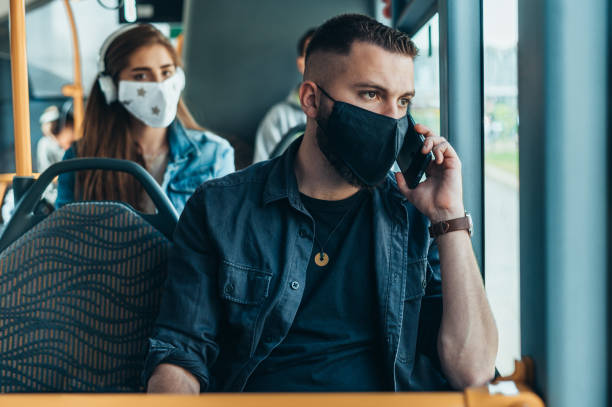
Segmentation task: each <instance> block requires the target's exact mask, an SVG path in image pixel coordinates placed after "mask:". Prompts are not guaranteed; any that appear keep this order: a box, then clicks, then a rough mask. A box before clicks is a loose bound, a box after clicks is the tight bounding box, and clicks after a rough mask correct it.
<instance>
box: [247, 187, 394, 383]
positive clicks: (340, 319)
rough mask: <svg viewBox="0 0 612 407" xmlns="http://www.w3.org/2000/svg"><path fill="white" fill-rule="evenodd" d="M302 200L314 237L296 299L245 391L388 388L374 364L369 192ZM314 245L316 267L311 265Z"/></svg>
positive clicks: (377, 357)
mask: <svg viewBox="0 0 612 407" xmlns="http://www.w3.org/2000/svg"><path fill="white" fill-rule="evenodd" d="M302 201H303V203H304V206H305V207H306V209H307V210H308V212H309V213H310V214H311V216H312V217H313V218H314V220H315V234H316V239H315V242H314V246H313V251H312V254H311V259H310V262H309V265H308V270H307V274H306V285H305V288H304V296H303V298H302V302H301V304H300V307H299V309H298V312H297V314H296V317H295V320H294V322H293V325H292V326H291V329H290V330H289V333H288V335H287V337H286V338H285V339H284V340H283V342H282V343H280V344H279V345H278V346H277V347H276V348H275V349H274V350H273V351H272V353H271V354H270V356H269V357H268V358H266V359H265V360H264V361H262V363H261V364H260V365H259V366H258V367H257V368H256V369H255V371H254V372H253V374H252V375H251V377H250V378H249V380H248V382H247V384H246V387H245V391H381V390H391V388H390V385H389V378H388V376H387V375H386V374H385V372H384V369H383V365H382V349H383V348H382V343H381V341H380V339H381V337H382V335H380V324H379V320H378V314H377V309H378V306H377V305H378V304H377V303H376V301H377V299H376V280H375V275H374V257H373V242H372V235H373V228H372V199H371V195H370V193H369V192H368V191H360V192H358V193H357V194H355V195H353V196H351V197H350V198H347V199H345V200H341V201H321V200H317V199H313V198H309V197H307V196H305V195H302ZM321 245H322V246H323V251H324V252H325V253H327V255H328V263H327V264H326V265H324V266H322V265H317V264H316V262H315V256H319V252H320V250H321ZM323 263H325V261H324V259H321V258H320V259H319V264H323Z"/></svg>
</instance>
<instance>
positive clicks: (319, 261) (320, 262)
mask: <svg viewBox="0 0 612 407" xmlns="http://www.w3.org/2000/svg"><path fill="white" fill-rule="evenodd" d="M314 261H315V264H316V265H317V266H319V267H325V266H327V263H329V256H328V255H327V253H325V252H324V251H320V252H319V253H317V254H315V258H314Z"/></svg>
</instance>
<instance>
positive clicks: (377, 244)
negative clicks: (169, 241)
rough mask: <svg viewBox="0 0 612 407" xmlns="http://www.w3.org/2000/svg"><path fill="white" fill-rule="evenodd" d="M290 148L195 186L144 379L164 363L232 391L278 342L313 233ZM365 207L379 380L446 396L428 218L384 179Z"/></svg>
mask: <svg viewBox="0 0 612 407" xmlns="http://www.w3.org/2000/svg"><path fill="white" fill-rule="evenodd" d="M300 142H301V140H298V141H296V142H295V143H294V144H293V145H292V146H291V147H290V148H289V150H288V151H287V152H286V153H285V154H284V155H283V156H281V157H278V158H276V159H274V160H271V161H264V162H262V163H259V164H256V165H253V166H251V167H249V168H247V169H246V170H243V171H239V172H236V173H233V174H230V175H228V176H226V177H223V178H219V179H215V180H211V181H208V182H206V183H205V184H203V185H202V186H201V187H199V188H198V189H197V191H196V192H195V194H194V195H193V197H191V199H190V200H189V201H188V202H187V205H186V207H185V210H184V211H183V213H182V215H181V218H180V221H179V225H178V226H177V229H176V231H175V234H174V247H173V250H172V251H171V254H170V260H169V269H168V272H169V274H168V279H167V281H166V287H165V292H164V295H163V300H162V305H161V310H160V313H159V317H158V319H157V323H156V326H155V329H154V332H153V335H152V338H151V339H150V346H149V354H148V356H147V359H146V362H145V369H144V372H143V379H144V380H145V383H146V381H147V380H148V378H149V377H150V375H151V374H152V372H153V370H154V369H155V367H156V366H157V365H158V364H160V363H170V364H174V365H178V366H181V367H183V368H185V369H187V370H188V371H190V372H191V373H192V374H193V375H194V376H195V377H197V379H198V380H199V381H200V386H201V391H241V390H242V389H243V388H244V386H245V383H246V382H247V380H248V378H249V376H250V375H251V373H252V372H253V371H254V369H255V368H256V367H257V365H258V364H259V363H260V362H261V361H262V360H263V359H265V358H266V357H267V356H268V355H269V354H270V352H271V351H272V349H273V348H274V347H275V346H277V345H278V344H279V343H280V342H282V341H283V339H284V338H285V336H286V335H287V333H288V331H289V328H290V327H291V324H292V322H293V319H294V317H295V315H296V312H297V310H298V307H299V305H300V301H301V299H302V294H303V292H304V291H303V290H304V285H305V284H306V283H307V282H306V269H307V267H308V262H309V260H310V257H311V253H312V247H313V235H314V221H313V219H312V218H311V217H310V215H309V214H308V212H307V211H306V209H305V208H304V205H303V204H302V202H301V200H300V194H299V191H298V188H297V182H296V178H295V174H294V170H293V164H294V160H295V155H296V152H297V149H298V147H299V143H300ZM373 208H374V215H373V216H374V219H373V226H374V236H373V244H374V248H375V254H374V256H375V267H376V270H375V271H376V283H377V284H376V287H374V289H376V292H377V293H378V302H379V320H380V334H381V335H383V336H382V337H381V338H382V339H383V343H384V344H385V346H384V349H381V357H382V358H384V361H383V362H384V363H385V365H386V366H387V367H388V370H387V371H388V379H389V380H392V383H393V385H394V389H395V390H396V391H405V390H444V389H448V388H449V385H448V382H447V381H446V379H445V378H444V376H443V374H442V373H441V368H440V362H439V358H438V353H437V347H436V345H437V335H438V330H439V326H440V320H441V314H442V298H441V282H440V265H439V256H438V250H437V247H436V246H435V245H434V244H432V241H431V240H430V237H429V233H428V230H427V228H428V220H427V218H426V217H425V216H424V215H423V214H421V213H420V212H418V211H417V210H416V209H415V208H414V207H413V206H412V205H411V204H410V203H408V201H407V200H406V199H405V198H404V197H403V195H401V193H400V192H399V190H398V189H397V185H396V184H395V179H394V177H393V175H392V174H391V173H389V176H388V177H387V178H386V180H385V181H384V182H383V184H382V185H381V186H380V187H377V188H376V189H375V190H374V192H373ZM355 257H356V259H357V261H358V257H359V254H358V253H355ZM359 300H360V299H359V298H355V301H359Z"/></svg>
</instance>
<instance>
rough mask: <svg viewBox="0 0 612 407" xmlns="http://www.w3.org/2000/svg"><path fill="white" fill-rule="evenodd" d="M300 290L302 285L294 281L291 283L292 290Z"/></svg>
mask: <svg viewBox="0 0 612 407" xmlns="http://www.w3.org/2000/svg"><path fill="white" fill-rule="evenodd" d="M298 288H300V283H298V282H297V281H292V282H291V289H292V290H297V289H298Z"/></svg>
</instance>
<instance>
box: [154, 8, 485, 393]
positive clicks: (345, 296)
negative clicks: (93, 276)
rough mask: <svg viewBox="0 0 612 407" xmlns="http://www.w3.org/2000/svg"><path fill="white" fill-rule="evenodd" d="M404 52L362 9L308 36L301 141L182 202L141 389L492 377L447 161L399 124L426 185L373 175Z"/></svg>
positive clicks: (395, 117)
mask: <svg viewBox="0 0 612 407" xmlns="http://www.w3.org/2000/svg"><path fill="white" fill-rule="evenodd" d="M415 56H416V48H415V46H414V44H413V43H412V42H411V41H410V39H409V38H408V37H407V36H405V35H404V34H402V33H401V32H399V31H396V30H393V29H390V28H388V27H385V26H383V25H381V24H379V23H378V22H376V21H374V20H372V19H370V18H368V17H365V16H359V15H344V16H339V17H336V18H334V19H331V20H329V21H328V22H326V23H325V24H323V25H322V26H321V27H320V28H319V29H318V30H317V32H316V33H315V34H314V36H313V38H312V40H311V43H310V45H309V47H308V51H307V56H306V71H305V74H304V82H303V83H302V85H301V87H300V101H301V105H302V109H303V110H304V112H305V113H306V115H307V117H308V119H307V125H306V132H305V134H304V137H303V138H302V139H300V140H298V141H297V142H296V143H295V144H294V145H292V146H291V147H290V148H289V150H288V151H287V152H286V153H285V154H284V155H283V156H281V157H279V158H277V159H275V160H271V161H268V162H265V163H262V164H258V165H255V166H252V167H250V168H248V169H247V170H245V171H242V172H239V173H235V174H231V175H229V176H227V177H224V178H221V179H218V180H214V181H211V182H208V183H206V184H204V185H202V186H201V187H200V188H199V189H198V190H197V191H196V193H195V194H194V196H193V197H192V198H191V199H190V201H189V202H188V203H187V206H186V207H185V210H184V212H183V214H182V216H181V220H180V222H179V225H178V227H177V230H176V232H175V248H174V251H173V253H172V254H171V258H170V260H169V277H168V282H167V285H166V293H165V294H164V301H163V303H162V307H161V311H160V315H159V318H158V321H157V326H156V329H155V332H154V334H153V337H152V338H151V340H150V347H149V355H148V357H147V360H146V364H145V371H144V373H143V378H144V380H145V381H146V382H147V383H148V390H149V391H150V392H198V391H380V390H389V391H400V390H442V389H449V388H463V387H466V386H472V385H481V384H484V383H486V382H487V381H488V380H489V379H490V378H492V376H493V373H494V361H495V355H496V351H497V330H496V328H495V323H494V321H493V317H492V314H491V310H490V307H489V305H488V302H487V299H486V296H485V293H484V289H483V285H482V280H481V277H480V274H479V272H478V267H477V264H476V261H475V258H474V255H473V251H472V247H471V242H470V238H469V232H468V230H467V222H466V220H465V217H464V208H463V202H462V197H461V163H460V161H459V158H458V157H457V155H456V153H455V152H454V150H453V148H452V146H450V144H449V143H448V142H446V141H445V140H444V139H442V138H440V137H437V136H435V135H433V134H432V133H431V132H430V131H429V130H428V129H426V128H425V127H423V126H418V125H417V126H416V130H417V131H419V132H420V133H422V134H424V135H425V136H426V141H425V144H424V146H423V149H422V153H424V154H427V153H429V152H430V151H431V152H433V153H434V155H435V162H433V163H432V164H431V165H430V167H429V169H428V177H427V180H426V181H425V182H423V183H422V184H420V185H419V186H418V187H416V188H415V189H412V190H411V189H409V188H408V187H407V185H406V182H405V180H404V179H403V177H402V175H401V174H400V173H398V174H395V175H394V174H392V173H390V172H389V169H390V168H391V165H392V164H393V161H394V160H395V158H396V156H397V153H398V150H399V147H400V146H401V144H402V142H403V138H404V136H405V133H406V129H407V126H408V118H407V108H408V105H409V103H410V99H411V98H412V97H413V96H414V81H413V72H414V66H413V58H414V57H415ZM430 225H433V227H432V228H431V229H429V226H430ZM430 234H431V235H430ZM430 236H431V237H435V240H432V239H430Z"/></svg>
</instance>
